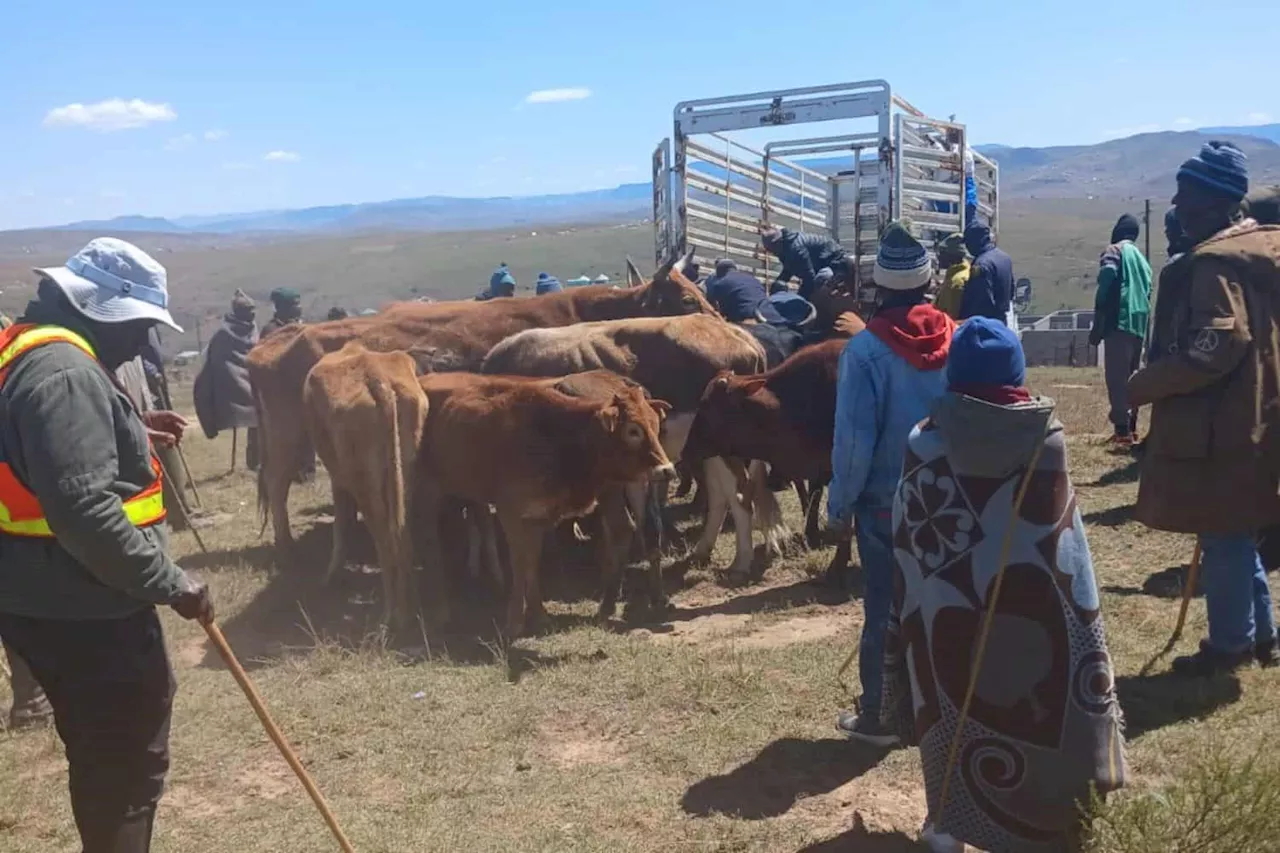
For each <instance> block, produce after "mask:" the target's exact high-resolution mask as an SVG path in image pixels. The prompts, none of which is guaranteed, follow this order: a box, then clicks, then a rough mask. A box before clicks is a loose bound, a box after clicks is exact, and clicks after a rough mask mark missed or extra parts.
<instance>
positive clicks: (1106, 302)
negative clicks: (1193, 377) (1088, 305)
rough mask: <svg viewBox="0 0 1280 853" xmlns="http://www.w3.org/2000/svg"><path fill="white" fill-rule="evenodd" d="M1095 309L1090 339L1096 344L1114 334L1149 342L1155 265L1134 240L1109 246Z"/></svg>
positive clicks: (1104, 256) (1104, 257)
mask: <svg viewBox="0 0 1280 853" xmlns="http://www.w3.org/2000/svg"><path fill="white" fill-rule="evenodd" d="M1093 308H1094V319H1093V334H1092V335H1091V336H1090V337H1091V339H1093V341H1094V342H1095V343H1097V342H1098V341H1100V340H1102V339H1103V338H1105V337H1106V336H1107V335H1109V334H1111V333H1112V332H1128V333H1129V334H1131V335H1135V336H1136V337H1139V338H1142V339H1144V340H1145V339H1146V337H1147V320H1148V318H1149V317H1150V316H1151V265H1150V264H1148V263H1147V259H1146V258H1144V257H1143V256H1142V252H1141V251H1139V250H1138V247H1137V246H1135V245H1134V244H1133V241H1131V240H1125V241H1123V242H1120V243H1117V244H1115V245H1112V246H1108V247H1107V250H1106V251H1105V252H1103V253H1102V260H1101V261H1100V263H1099V267H1098V294H1097V297H1096V298H1095V299H1094V305H1093Z"/></svg>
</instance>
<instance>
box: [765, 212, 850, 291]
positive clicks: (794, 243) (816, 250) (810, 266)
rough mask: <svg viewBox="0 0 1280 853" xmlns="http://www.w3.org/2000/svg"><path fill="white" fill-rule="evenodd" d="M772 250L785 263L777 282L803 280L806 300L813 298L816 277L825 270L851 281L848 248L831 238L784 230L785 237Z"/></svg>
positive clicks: (778, 240)
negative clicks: (848, 277)
mask: <svg viewBox="0 0 1280 853" xmlns="http://www.w3.org/2000/svg"><path fill="white" fill-rule="evenodd" d="M768 249H769V251H770V252H772V253H773V254H774V255H776V256H777V258H778V260H779V261H780V262H781V263H782V272H780V273H778V279H777V280H778V281H783V282H785V281H790V280H791V279H793V278H798V279H800V295H801V296H803V297H804V298H805V299H811V298H812V297H813V288H814V278H815V277H816V276H817V274H818V270H820V269H822V268H823V267H831V269H832V271H833V272H835V273H836V274H837V275H840V276H841V277H844V278H847V275H848V267H849V258H848V256H847V255H846V254H845V251H844V247H843V246H841V245H840V244H839V243H837V242H836V241H835V240H832V239H831V238H830V237H824V236H823V235H821V234H801V233H798V232H796V231H792V230H791V229H790V228H783V229H782V235H781V236H780V237H778V239H777V240H776V241H774V242H773V243H772V244H771V245H769V246H768Z"/></svg>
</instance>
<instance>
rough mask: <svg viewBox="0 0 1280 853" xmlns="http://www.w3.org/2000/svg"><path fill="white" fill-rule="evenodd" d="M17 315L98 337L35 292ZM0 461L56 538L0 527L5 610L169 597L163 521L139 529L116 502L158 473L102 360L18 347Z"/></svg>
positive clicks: (103, 610)
mask: <svg viewBox="0 0 1280 853" xmlns="http://www.w3.org/2000/svg"><path fill="white" fill-rule="evenodd" d="M20 322H27V323H41V324H49V325H57V326H62V327H64V328H68V329H71V330H72V331H74V332H77V333H78V334H80V335H83V336H84V337H85V338H86V339H87V340H89V342H90V343H94V339H93V335H92V333H91V332H90V331H89V329H88V327H87V325H86V324H85V323H84V321H83V320H81V319H80V318H79V317H78V316H76V315H74V314H70V313H68V312H66V311H64V310H60V309H59V308H57V307H55V306H52V305H50V304H48V303H47V302H44V301H41V300H39V299H37V300H36V301H33V302H31V303H30V304H29V305H28V306H27V313H26V315H25V316H24V317H23V318H22V320H21V321H20ZM0 459H2V460H3V461H4V462H6V463H8V465H9V466H10V467H11V468H12V469H13V472H14V475H15V476H16V477H17V478H18V479H19V480H20V481H21V482H22V483H23V484H24V485H26V487H27V488H28V489H30V490H31V491H32V492H33V493H34V494H35V496H36V498H37V499H39V501H40V506H41V509H43V510H44V514H45V518H46V519H47V520H48V522H49V527H50V528H52V530H53V532H54V534H55V536H56V539H54V540H46V539H28V538H23V537H16V536H7V535H4V534H0V612H3V613H7V614H11V615H16V616H26V617H31V618H38V619H72V620H75V619H113V618H119V617H123V616H128V615H130V614H132V613H135V612H137V611H138V610H141V609H142V608H144V607H147V606H150V605H153V604H169V603H171V602H172V601H173V600H174V599H175V597H176V596H177V594H178V591H179V589H180V588H181V587H182V583H183V573H182V570H181V569H179V568H178V567H177V565H175V564H174V562H173V560H171V559H170V558H169V556H168V554H167V553H166V550H167V546H168V531H167V529H166V527H165V525H163V524H160V525H156V526H153V527H149V528H146V529H139V528H137V527H134V526H133V525H132V524H131V523H130V522H129V520H128V519H127V518H126V517H125V514H124V509H123V506H122V501H124V500H128V499H129V498H131V497H133V496H134V495H137V494H138V493H139V492H141V491H142V490H143V489H144V488H146V486H148V485H149V484H150V483H151V481H152V478H153V474H152V470H151V454H150V450H149V445H148V442H147V430H146V427H145V426H144V425H143V423H142V421H141V420H140V419H139V417H138V414H137V412H136V411H135V409H134V407H133V404H132V403H131V402H130V401H129V399H128V397H126V396H125V394H124V393H123V392H122V391H121V390H119V389H118V388H117V387H116V386H115V385H114V384H113V383H112V381H111V379H110V377H109V376H108V374H107V371H106V369H105V368H104V367H103V366H102V365H101V364H100V363H99V362H97V361H95V360H93V359H92V358H90V357H89V356H88V355H87V354H86V353H84V352H83V351H81V350H80V349H78V348H76V347H75V346H72V345H71V344H66V343H51V344H46V345H44V346H42V347H39V348H37V349H34V350H32V351H30V352H28V353H26V354H25V355H23V356H22V357H21V358H20V359H19V360H18V361H17V362H16V363H15V365H14V367H13V369H12V370H11V371H10V373H9V376H8V378H7V379H6V380H5V383H4V385H3V387H0Z"/></svg>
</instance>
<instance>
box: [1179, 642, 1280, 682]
mask: <svg viewBox="0 0 1280 853" xmlns="http://www.w3.org/2000/svg"><path fill="white" fill-rule="evenodd" d="M1273 644H1274V641H1273ZM1252 657H1253V652H1220V651H1218V650H1217V649H1215V648H1213V646H1210V645H1209V641H1208V640H1201V641H1200V651H1198V652H1196V653H1195V654H1193V655H1184V656H1183V657H1179V658H1174V659H1173V671H1174V672H1175V673H1177V674H1178V675H1185V676H1195V677H1198V678H1210V677H1212V676H1214V675H1219V674H1221V673H1229V672H1235V671H1236V670H1237V669H1239V668H1240V667H1242V666H1247V665H1248V664H1249V661H1250V660H1251V659H1252Z"/></svg>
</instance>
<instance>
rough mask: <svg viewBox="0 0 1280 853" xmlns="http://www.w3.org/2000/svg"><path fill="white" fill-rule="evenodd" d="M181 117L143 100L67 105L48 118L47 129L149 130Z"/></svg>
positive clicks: (165, 106)
mask: <svg viewBox="0 0 1280 853" xmlns="http://www.w3.org/2000/svg"><path fill="white" fill-rule="evenodd" d="M177 117H178V114H177V113H176V112H174V111H173V107H171V106H169V105H168V104H152V103H149V102H147V101H144V100H142V99H140V98H134V99H133V100H130V101H126V100H124V99H122V98H110V99H109V100H106V101H98V102H97V103H96V104H67V105H66V106H65V107H55V108H54V109H51V110H49V113H48V114H47V115H46V116H45V117H44V125H45V127H87V128H89V129H90V130H97V131H100V132H104V133H106V132H110V131H115V130H131V129H133V128H137V127H146V126H147V125H149V124H152V123H154V122H158V121H173V120H174V119H175V118H177Z"/></svg>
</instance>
